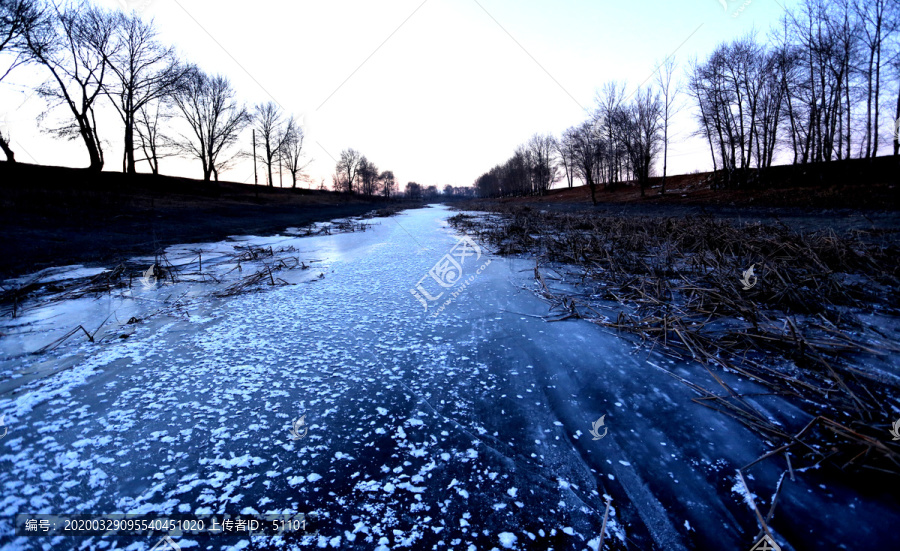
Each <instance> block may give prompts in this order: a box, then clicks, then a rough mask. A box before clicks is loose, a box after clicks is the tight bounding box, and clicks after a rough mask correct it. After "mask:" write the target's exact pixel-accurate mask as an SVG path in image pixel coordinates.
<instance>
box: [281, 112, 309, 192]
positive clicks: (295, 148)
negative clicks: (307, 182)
mask: <svg viewBox="0 0 900 551" xmlns="http://www.w3.org/2000/svg"><path fill="white" fill-rule="evenodd" d="M304 138H305V136H304V132H303V128H302V127H301V126H300V124H299V123H298V122H297V120H296V119H295V118H294V117H291V118H290V119H288V122H287V124H286V125H285V127H284V139H283V140H282V143H281V150H282V157H283V159H284V161H285V163H286V164H287V169H288V171H290V173H291V182H292V184H291V187H292V188H296V187H297V175H298V174H300V173H301V171H302V170H303V169H304V168H306V167H307V166H309V163H310V162H311V161H306V159H305V154H306V152H305V150H304V149H303V141H304Z"/></svg>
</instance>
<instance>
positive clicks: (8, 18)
mask: <svg viewBox="0 0 900 551" xmlns="http://www.w3.org/2000/svg"><path fill="white" fill-rule="evenodd" d="M46 23H47V20H46V17H45V15H44V8H43V7H41V6H39V5H38V3H37V2H36V1H35V0H0V55H2V56H3V58H4V60H7V62H6V63H5V64H4V66H0V82H2V81H3V79H4V78H6V77H7V75H9V73H11V72H12V70H13V69H15V68H16V67H18V66H20V65H22V64H23V63H27V62H28V61H30V60H31V59H32V57H31V52H30V51H29V48H28V41H27V39H26V35H27V34H28V33H31V34H34V33H35V29H36V28H37V27H39V26H43V25H46ZM0 149H2V150H3V153H4V154H5V155H6V160H7V161H8V162H10V163H14V162H16V154H15V153H14V152H13V150H12V148H11V147H10V137H9V135H6V136H4V135H3V129H2V128H0Z"/></svg>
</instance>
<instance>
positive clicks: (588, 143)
mask: <svg viewBox="0 0 900 551" xmlns="http://www.w3.org/2000/svg"><path fill="white" fill-rule="evenodd" d="M571 139H572V152H573V153H574V156H575V165H574V167H575V173H576V174H577V175H578V177H579V178H580V179H581V180H582V181H583V182H584V183H585V184H587V186H588V188H590V190H591V203H593V204H594V205H596V204H597V195H596V184H597V182H596V180H595V178H594V176H595V174H596V171H595V166H596V165H595V163H596V158H597V156H598V155H599V153H600V151H599V149H600V147H601V146H602V145H604V144H603V143H602V142H601V141H599V140H598V139H597V136H596V134H595V132H594V125H593V124H592V123H591V122H588V121H586V122H584V123H582V124H581V126H578V127H575V128H574V131H573V132H572V134H571Z"/></svg>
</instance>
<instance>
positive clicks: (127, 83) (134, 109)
mask: <svg viewBox="0 0 900 551" xmlns="http://www.w3.org/2000/svg"><path fill="white" fill-rule="evenodd" d="M113 26H114V32H113V36H112V40H111V42H112V43H113V46H112V47H104V45H103V44H102V43H100V42H98V43H97V44H96V45H95V47H96V49H97V52H98V53H100V54H101V55H103V56H104V58H105V61H106V63H107V65H108V67H109V70H110V72H111V73H112V75H111V76H112V77H113V78H110V79H106V81H105V82H104V84H103V91H104V93H106V95H107V96H109V98H110V99H111V100H112V104H113V106H114V107H115V108H116V112H118V113H119V117H120V118H121V119H122V123H123V124H124V125H125V140H124V143H125V151H124V156H123V160H122V165H123V167H122V170H123V172H125V173H127V174H134V173H135V172H136V169H135V164H134V149H135V145H134V127H135V119H136V117H137V114H138V112H139V111H140V110H141V109H142V108H143V107H145V106H146V105H147V104H149V103H151V102H154V101H158V100H160V99H162V98H164V97H167V96H171V95H172V94H174V93H175V91H176V90H177V88H178V86H179V85H180V84H181V82H182V81H183V79H184V77H185V75H186V74H187V71H188V67H187V66H186V65H183V64H182V63H180V62H179V60H178V57H177V56H176V54H175V49H174V48H172V47H170V46H163V45H162V44H160V42H159V41H158V40H157V32H156V29H155V28H154V27H153V25H152V24H151V23H147V22H145V21H144V20H142V19H141V18H140V17H139V16H138V15H137V14H136V13H131V14H127V15H126V14H124V13H122V12H119V13H116V14H115V15H114V16H113Z"/></svg>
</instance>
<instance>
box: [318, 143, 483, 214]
mask: <svg viewBox="0 0 900 551" xmlns="http://www.w3.org/2000/svg"><path fill="white" fill-rule="evenodd" d="M331 180H332V185H333V188H334V190H335V191H343V192H347V193H359V194H362V195H372V196H374V195H381V196H383V197H386V198H390V197H395V196H397V195H398V194H401V193H402V195H403V196H404V197H405V198H406V199H409V200H412V201H430V200H436V199H438V198H440V197H441V192H440V191H438V187H437V186H422V185H421V184H418V183H416V182H407V184H406V187H405V188H404V189H403V191H402V192H401V191H400V190H399V184H398V183H397V179H396V178H395V177H394V172H393V171H391V170H385V171H381V172H379V169H378V166H377V165H376V164H375V163H373V162H372V161H370V160H369V159H368V158H366V156H365V155H363V154H362V153H360V152H359V151H357V150H355V149H352V148H348V149H345V150H343V151H342V152H341V156H340V158H339V159H338V161H337V163H336V164H335V168H334V174H333V175H332V176H331ZM473 196H474V189H472V188H470V187H455V186H451V185H447V186H445V187H444V190H443V198H450V197H473Z"/></svg>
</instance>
